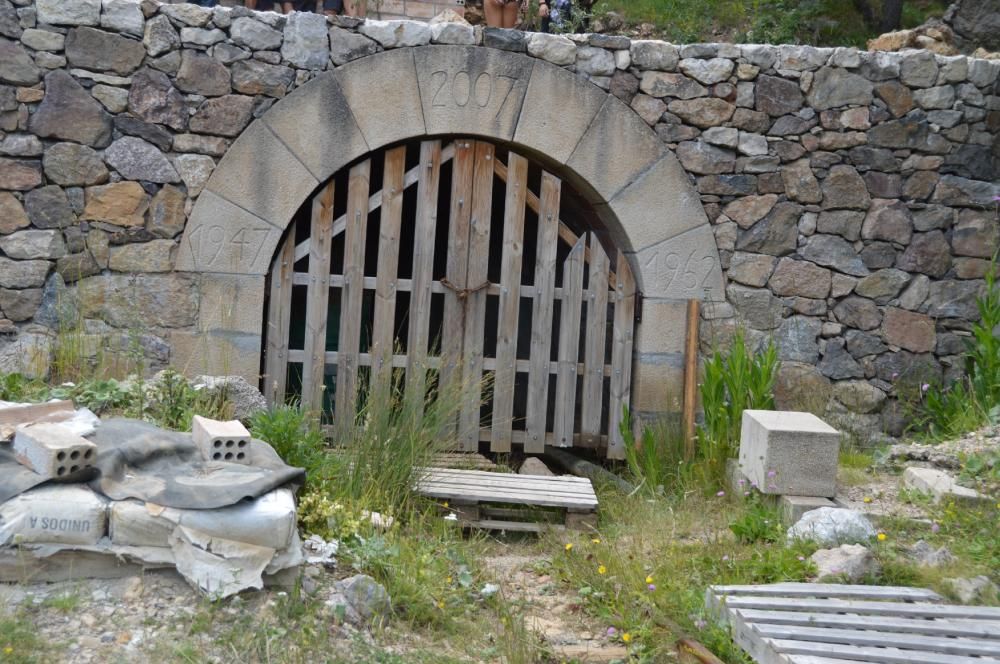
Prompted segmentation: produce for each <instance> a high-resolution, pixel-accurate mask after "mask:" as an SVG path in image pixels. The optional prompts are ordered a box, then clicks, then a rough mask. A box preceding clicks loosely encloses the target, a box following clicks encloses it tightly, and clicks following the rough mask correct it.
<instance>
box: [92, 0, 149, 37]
mask: <svg viewBox="0 0 1000 664" xmlns="http://www.w3.org/2000/svg"><path fill="white" fill-rule="evenodd" d="M101 5H102V6H101V27H102V28H107V29H109V30H114V31H115V32H124V33H126V34H130V35H135V36H136V37H142V36H143V27H144V26H145V24H146V18H145V17H144V16H143V15H142V9H140V7H139V4H138V3H136V2H132V0H103V2H102V3H101Z"/></svg>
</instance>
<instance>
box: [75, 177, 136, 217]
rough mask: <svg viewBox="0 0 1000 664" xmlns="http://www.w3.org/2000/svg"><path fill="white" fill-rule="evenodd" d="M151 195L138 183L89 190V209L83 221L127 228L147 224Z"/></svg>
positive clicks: (119, 183) (87, 208)
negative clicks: (100, 222) (147, 211)
mask: <svg viewBox="0 0 1000 664" xmlns="http://www.w3.org/2000/svg"><path fill="white" fill-rule="evenodd" d="M148 207H149V195H148V194H147V193H146V192H145V190H144V189H143V188H142V185H140V184H139V183H138V182H115V183H114V184H109V185H105V186H103V187H90V188H88V189H87V207H86V208H84V210H83V215H81V217H80V218H81V219H83V220H88V221H102V222H104V223H107V224H114V225H116V226H125V227H126V228H132V227H139V226H142V225H143V224H144V223H145V218H144V215H145V213H146V210H147V208H148Z"/></svg>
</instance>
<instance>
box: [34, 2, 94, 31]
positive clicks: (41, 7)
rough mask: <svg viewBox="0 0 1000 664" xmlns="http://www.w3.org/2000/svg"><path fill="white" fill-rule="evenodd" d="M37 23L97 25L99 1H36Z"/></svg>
mask: <svg viewBox="0 0 1000 664" xmlns="http://www.w3.org/2000/svg"><path fill="white" fill-rule="evenodd" d="M35 11H36V12H37V16H38V22H39V23H47V24H49V25H97V24H98V22H99V21H100V16H101V0H37V2H36V3H35Z"/></svg>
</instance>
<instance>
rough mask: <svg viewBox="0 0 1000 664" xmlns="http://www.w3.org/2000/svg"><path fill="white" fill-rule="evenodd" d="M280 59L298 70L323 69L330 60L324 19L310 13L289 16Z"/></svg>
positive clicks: (328, 39)
mask: <svg viewBox="0 0 1000 664" xmlns="http://www.w3.org/2000/svg"><path fill="white" fill-rule="evenodd" d="M281 57H282V58H284V59H285V60H287V61H288V62H291V63H292V64H293V65H295V66H296V67H299V68H300V69H313V70H319V69H324V68H325V67H326V65H327V62H329V60H330V36H329V34H328V32H327V27H326V17H325V16H323V15H322V14H314V13H312V12H293V13H291V14H289V15H288V20H287V21H286V22H285V34H284V43H283V44H282V45H281Z"/></svg>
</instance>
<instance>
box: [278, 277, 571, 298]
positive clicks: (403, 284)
mask: <svg viewBox="0 0 1000 664" xmlns="http://www.w3.org/2000/svg"><path fill="white" fill-rule="evenodd" d="M483 281H485V279H484V280H483ZM482 283H483V282H480V284H482ZM292 284H293V285H295V286H307V285H308V284H309V274H308V273H306V272H296V273H294V274H293V275H292ZM377 284H378V277H365V279H364V285H365V288H366V289H368V290H374V289H375V287H376V285H377ZM328 285H329V286H330V288H340V287H342V286H343V285H344V276H343V275H340V274H331V275H330V277H329V279H328ZM411 290H413V280H412V279H397V280H396V292H397V293H409V292H410V291H411ZM448 290H449V289H448V288H447V287H445V286H443V285H441V282H440V281H433V282H431V292H432V293H440V294H444V293H447V292H448ZM478 293H481V294H484V295H493V296H498V295H500V286H499V284H493V283H491V284H490V285H489V286H486V287H484V288H483V289H481V290H479V291H478ZM536 293H537V291H536V289H535V287H534V286H533V285H530V284H521V286H520V294H519V296H520V297H522V298H528V299H533V298H534V297H535V294H536ZM476 294H477V293H469V297H470V298H471V297H472V296H473V295H476ZM582 296H583V297H584V298H589V297H590V291H589V290H588V289H586V288H584V289H583V293H582ZM553 297H554V298H555V299H557V300H561V299H562V298H563V289H562V287H561V286H556V287H555V289H553Z"/></svg>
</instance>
